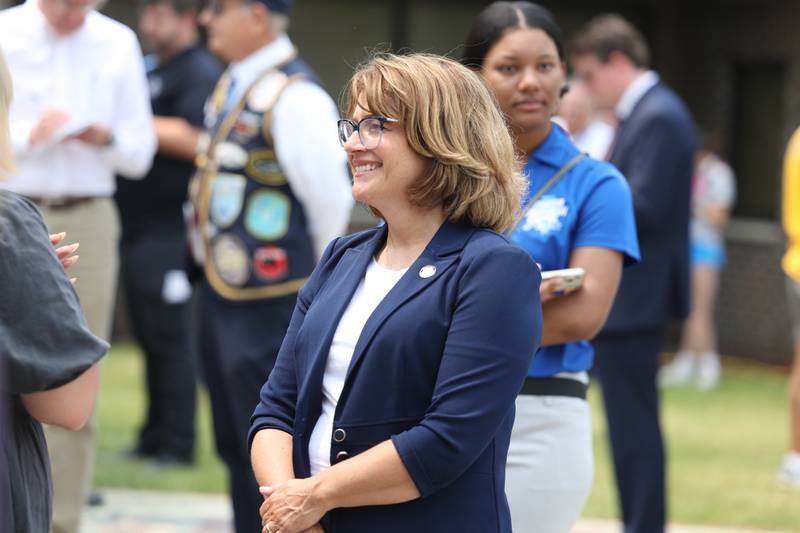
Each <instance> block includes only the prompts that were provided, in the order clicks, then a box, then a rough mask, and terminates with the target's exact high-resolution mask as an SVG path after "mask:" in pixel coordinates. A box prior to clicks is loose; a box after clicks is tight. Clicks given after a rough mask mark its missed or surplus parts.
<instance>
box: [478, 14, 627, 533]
mask: <svg viewBox="0 0 800 533" xmlns="http://www.w3.org/2000/svg"><path fill="white" fill-rule="evenodd" d="M463 62H464V63H466V64H467V65H470V66H473V67H475V68H477V69H479V72H480V73H481V75H482V76H483V78H484V79H485V80H486V82H487V83H488V85H489V88H490V89H492V91H493V92H494V95H495V97H496V98H497V101H498V103H499V104H500V108H501V109H502V110H503V112H504V113H505V116H506V121H507V123H508V125H509V128H510V130H511V133H512V137H513V139H514V140H515V143H516V146H515V148H516V152H517V154H518V156H519V157H520V159H521V160H522V161H524V170H523V175H524V176H525V177H526V178H527V181H528V192H527V195H526V197H525V198H524V201H523V205H525V206H526V207H525V208H524V211H523V218H522V221H521V222H520V223H519V224H518V225H517V226H516V227H515V228H514V231H513V233H512V234H511V240H512V241H513V242H514V243H516V244H517V245H518V246H520V247H521V248H522V249H524V250H525V251H526V252H528V254H529V255H530V256H531V257H532V258H533V259H534V260H535V261H536V262H538V263H539V264H540V265H541V268H542V270H544V271H548V270H558V269H563V268H570V267H572V268H582V269H584V271H585V276H584V279H583V284H582V286H581V287H580V288H578V289H577V290H572V291H570V292H569V293H568V294H563V286H562V285H561V280H558V279H556V280H549V281H543V282H542V285H541V287H540V296H541V300H542V311H543V319H544V328H543V331H542V341H541V345H542V348H541V349H540V350H539V351H538V352H537V353H536V356H535V357H534V359H533V363H532V364H531V365H530V368H529V369H528V372H527V378H526V379H525V383H524V385H523V387H522V391H521V392H520V394H519V396H518V397H517V400H516V418H515V420H514V429H513V431H512V433H511V446H510V448H509V451H508V463H507V470H506V494H507V496H508V502H509V507H510V508H511V518H512V522H513V526H514V531H518V532H521V533H525V532H542V533H568V532H569V531H570V530H571V528H572V525H573V524H574V522H575V521H576V520H577V519H578V517H579V516H580V513H581V509H582V508H583V505H584V503H585V502H586V498H587V497H588V496H589V492H590V490H591V486H592V479H593V474H594V458H593V451H592V420H591V412H590V408H589V405H588V403H587V402H586V390H587V387H588V384H589V376H588V374H587V372H588V370H589V369H590V368H591V366H592V361H593V358H594V352H593V350H592V346H591V344H590V343H589V341H588V340H589V339H591V338H592V337H593V336H594V335H595V334H596V333H597V332H598V331H599V330H600V327H601V326H602V325H603V323H604V322H605V320H606V317H607V316H608V311H609V309H610V308H611V303H612V302H613V301H614V295H615V294H616V290H617V286H618V284H619V279H620V275H621V273H622V267H623V264H624V263H634V262H636V261H637V260H638V258H639V247H638V244H637V240H636V225H635V223H634V216H633V202H632V200H631V193H630V189H629V188H628V184H627V182H626V181H625V178H624V177H623V176H622V175H620V173H619V171H617V169H615V168H614V167H613V166H611V165H610V164H608V163H606V162H600V161H597V160H594V159H591V158H589V157H586V156H585V155H584V154H582V153H581V151H580V150H579V149H578V148H577V147H576V146H575V145H574V144H573V143H572V141H571V140H570V139H569V136H568V135H567V133H566V132H565V131H564V130H563V129H561V127H560V126H558V125H557V124H555V123H554V122H553V121H552V120H551V119H552V117H553V115H554V114H555V113H556V110H557V109H558V107H559V101H560V96H561V94H562V92H563V89H564V87H565V83H566V64H565V56H564V42H563V38H562V34H561V30H560V28H559V27H558V25H557V24H556V22H555V20H554V19H553V16H552V14H551V13H550V12H549V11H547V10H546V9H544V8H542V7H541V6H539V5H536V4H532V3H530V2H495V3H493V4H491V5H490V6H489V7H487V8H486V9H484V10H483V11H482V12H481V13H480V14H479V15H478V16H477V17H476V19H475V21H474V22H473V25H472V29H471V30H470V32H469V34H468V36H467V39H466V43H465V46H464V58H463ZM570 91H571V89H570ZM567 94H569V93H567ZM553 180H555V181H553Z"/></svg>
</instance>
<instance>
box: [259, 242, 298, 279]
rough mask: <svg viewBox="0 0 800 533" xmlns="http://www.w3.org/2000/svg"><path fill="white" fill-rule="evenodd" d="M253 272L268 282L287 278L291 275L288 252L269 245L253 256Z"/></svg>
mask: <svg viewBox="0 0 800 533" xmlns="http://www.w3.org/2000/svg"><path fill="white" fill-rule="evenodd" d="M253 272H254V273H255V275H256V276H258V277H259V278H261V279H263V280H266V281H275V280H278V279H281V278H285V277H286V274H288V273H289V257H288V256H287V255H286V250H284V249H283V248H279V247H277V246H273V245H271V244H268V245H266V246H262V247H261V248H259V249H258V250H256V251H255V253H254V254H253Z"/></svg>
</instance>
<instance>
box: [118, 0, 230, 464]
mask: <svg viewBox="0 0 800 533" xmlns="http://www.w3.org/2000/svg"><path fill="white" fill-rule="evenodd" d="M199 9H200V6H199V0H145V1H144V5H143V8H142V12H141V17H140V19H139V34H140V36H141V38H142V42H143V44H144V46H145V48H146V50H147V51H149V52H152V53H151V54H150V55H148V56H146V57H145V65H146V67H147V79H148V82H149V87H150V101H151V104H152V108H153V114H154V115H155V116H154V118H153V124H154V126H155V132H156V136H157V137H158V153H157V154H156V156H155V159H154V160H153V166H152V168H151V169H150V172H148V174H147V175H146V176H145V178H144V179H143V180H136V181H134V180H128V179H125V178H118V179H117V191H116V194H115V199H116V201H117V206H118V207H119V212H120V221H121V223H122V224H121V225H122V237H121V240H120V266H121V279H122V282H123V286H124V289H125V297H126V300H127V304H128V309H129V316H130V319H131V325H132V327H133V331H134V333H135V336H136V339H137V341H138V342H139V344H140V346H141V348H142V350H143V352H144V355H145V363H146V385H147V397H148V401H149V403H148V407H147V415H146V419H145V422H144V424H143V426H142V427H141V429H140V431H139V436H138V441H137V443H136V444H135V446H134V448H133V449H132V450H131V453H130V455H131V456H134V457H141V458H146V459H151V460H154V461H155V462H157V463H158V464H159V465H162V466H168V465H187V464H190V463H191V462H192V461H193V458H194V444H195V395H196V387H197V385H196V377H195V376H196V371H195V358H194V353H193V351H192V347H191V343H190V322H191V303H190V299H191V295H192V288H191V285H190V282H189V276H187V272H186V269H187V267H188V262H187V256H186V253H187V250H186V228H185V227H184V222H183V202H184V201H185V200H186V196H187V192H188V185H189V179H190V178H191V175H192V173H193V172H194V169H195V166H194V158H195V156H196V155H197V146H198V143H199V142H200V140H201V138H202V136H203V133H202V127H203V106H204V104H205V101H206V98H208V96H209V94H210V93H211V91H212V90H213V89H214V85H215V84H216V82H217V80H218V79H219V76H220V74H221V73H222V67H221V65H220V64H219V62H218V61H217V59H216V58H214V56H212V55H211V54H210V53H209V52H208V51H207V50H206V49H205V48H204V47H202V46H200V43H199V36H198V28H197V15H198V13H199Z"/></svg>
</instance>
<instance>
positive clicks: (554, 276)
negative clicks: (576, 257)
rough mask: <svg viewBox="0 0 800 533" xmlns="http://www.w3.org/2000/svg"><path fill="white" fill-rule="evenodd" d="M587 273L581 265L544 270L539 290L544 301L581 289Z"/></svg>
mask: <svg viewBox="0 0 800 533" xmlns="http://www.w3.org/2000/svg"><path fill="white" fill-rule="evenodd" d="M585 275H586V272H585V271H584V270H583V269H582V268H580V267H578V268H563V269H560V270H545V271H543V272H542V285H541V287H540V290H539V296H540V298H541V300H542V303H544V302H546V301H548V300H552V299H553V298H556V297H558V296H563V295H564V294H566V293H569V292H572V291H574V290H576V289H579V288H580V287H581V285H582V284H583V278H584V276H585Z"/></svg>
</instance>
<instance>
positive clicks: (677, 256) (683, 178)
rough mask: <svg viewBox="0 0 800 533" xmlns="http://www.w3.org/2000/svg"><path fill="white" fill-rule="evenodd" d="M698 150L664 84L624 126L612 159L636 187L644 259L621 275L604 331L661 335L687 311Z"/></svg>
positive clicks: (687, 120)
mask: <svg viewBox="0 0 800 533" xmlns="http://www.w3.org/2000/svg"><path fill="white" fill-rule="evenodd" d="M695 148H696V145H695V132H694V125H693V122H692V118H691V116H690V114H689V111H688V110H687V109H686V106H685V105H684V103H683V102H682V101H681V99H680V97H678V95H677V94H675V93H674V92H673V91H672V90H671V89H669V88H668V87H667V86H666V85H664V84H663V83H658V84H656V85H655V86H653V87H652V88H651V89H650V90H649V91H648V92H646V93H645V95H644V96H643V97H642V99H641V100H639V102H638V103H637V104H636V106H635V107H634V108H633V112H632V113H631V115H630V116H629V117H628V118H627V119H626V120H625V121H623V123H622V124H620V126H619V129H618V131H617V137H616V140H615V143H614V148H613V150H612V152H611V154H610V158H609V160H610V161H611V163H613V164H614V165H616V166H617V168H618V169H619V170H620V171H621V172H622V174H623V175H625V177H626V178H627V179H628V182H629V184H630V187H631V193H632V195H633V206H634V212H635V215H636V228H637V233H638V237H639V248H640V250H641V261H640V262H639V263H638V264H636V265H632V266H630V267H628V268H626V269H624V270H623V272H622V281H621V282H620V286H619V290H618V292H617V297H616V299H615V301H614V305H613V306H612V308H611V312H610V313H609V316H608V320H607V321H606V324H605V326H604V327H603V333H618V332H625V331H642V330H656V329H660V328H661V327H663V326H664V324H665V323H667V322H668V321H669V320H670V319H673V318H684V317H685V316H686V314H687V313H688V310H689V202H690V196H691V183H692V174H693V166H694V153H695Z"/></svg>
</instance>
